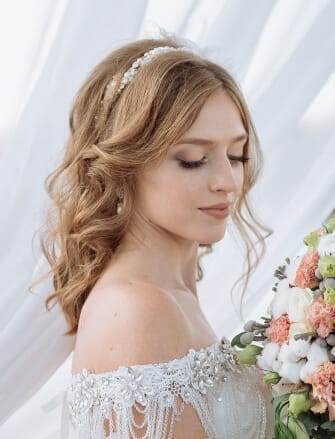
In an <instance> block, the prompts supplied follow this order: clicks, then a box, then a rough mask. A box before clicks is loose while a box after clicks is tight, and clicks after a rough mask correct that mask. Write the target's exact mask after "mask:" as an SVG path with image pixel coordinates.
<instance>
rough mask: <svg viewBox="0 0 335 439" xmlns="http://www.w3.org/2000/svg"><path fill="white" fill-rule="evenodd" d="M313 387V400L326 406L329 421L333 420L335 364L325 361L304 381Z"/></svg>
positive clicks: (334, 415)
mask: <svg viewBox="0 0 335 439" xmlns="http://www.w3.org/2000/svg"><path fill="white" fill-rule="evenodd" d="M305 381H306V382H307V383H310V384H312V386H313V398H314V399H316V400H317V401H319V402H324V403H326V404H327V407H328V410H329V420H330V421H333V420H334V419H335V364H334V363H331V362H330V361H327V362H326V363H323V364H322V365H321V366H320V367H319V368H318V370H317V371H316V372H315V373H314V374H313V375H310V376H309V377H307V378H306V379H305Z"/></svg>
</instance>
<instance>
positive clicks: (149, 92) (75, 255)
mask: <svg viewBox="0 0 335 439" xmlns="http://www.w3.org/2000/svg"><path fill="white" fill-rule="evenodd" d="M158 46H171V47H175V48H177V47H181V46H185V45H184V44H180V43H179V42H178V40H177V39H176V37H174V36H171V35H164V37H163V38H157V39H142V40H137V41H135V42H131V43H128V44H126V45H124V46H122V47H120V48H118V49H116V50H115V51H113V52H112V53H110V54H109V55H108V56H106V57H105V58H104V59H103V60H102V61H101V62H100V63H99V64H98V65H97V66H96V67H95V68H94V69H93V70H92V71H91V73H90V74H89V76H88V77H87V79H86V81H85V82H84V83H83V84H82V86H81V87H80V89H79V90H78V92H77V94H76V96H75V100H74V102H73V104H72V108H71V111H70V117H69V127H70V134H69V138H68V141H67V144H66V145H65V153H64V158H63V160H62V162H61V163H60V165H59V166H58V167H57V168H56V169H55V170H54V171H53V172H52V173H50V174H49V175H48V177H47V178H46V180H45V186H46V190H47V193H48V195H49V196H50V198H51V200H52V202H53V204H52V205H51V206H50V208H49V210H48V212H47V215H46V221H45V223H44V224H43V225H42V227H43V226H44V227H45V230H44V231H43V233H42V235H41V236H40V247H41V250H42V252H43V254H44V256H45V257H46V259H47V261H48V263H49V265H50V270H49V271H48V273H46V274H45V275H44V276H42V277H40V278H39V279H37V280H36V281H35V282H34V283H32V284H30V287H29V290H31V287H32V286H33V285H35V284H36V283H39V282H41V280H42V279H44V278H45V277H46V276H48V275H49V274H50V273H52V274H53V286H54V291H53V292H52V293H51V294H50V295H49V296H48V297H47V298H46V300H45V305H46V309H47V311H49V310H50V308H49V303H50V302H51V301H52V300H53V301H54V303H53V305H52V306H54V305H55V304H56V303H59V305H60V306H61V309H62V311H63V313H64V316H65V319H66V321H67V324H68V327H69V330H68V331H67V332H66V333H65V334H64V335H73V334H75V333H76V332H77V329H78V321H79V317H80V312H81V309H82V306H83V304H84V302H85V300H86V298H87V297H88V295H89V293H90V291H91V289H92V287H93V286H94V284H95V283H96V281H97V280H98V278H99V276H100V275H101V273H102V271H103V270H104V268H105V266H106V264H107V262H108V261H109V260H110V258H111V257H112V256H113V253H114V251H115V249H116V248H117V247H118V245H119V244H120V242H121V240H122V237H123V235H124V233H125V231H126V229H127V225H128V223H129V220H130V217H131V214H132V205H133V200H134V197H135V193H136V173H137V171H138V170H139V169H140V167H141V166H145V165H146V164H149V163H153V162H154V161H156V160H161V159H162V158H163V157H164V154H165V153H166V152H167V147H168V145H171V144H173V143H175V142H176V141H177V140H178V139H179V138H180V137H181V136H182V135H183V133H184V132H186V131H187V130H188V129H189V128H190V127H191V125H192V124H193V122H194V121H195V119H196V118H197V116H198V114H199V112H200V110H201V108H202V106H203V104H204V103H205V101H206V99H207V98H208V97H209V96H210V95H211V94H212V93H214V92H216V91H218V90H222V89H224V90H225V91H226V92H227V93H228V94H229V96H230V97H231V98H232V99H233V101H234V102H235V104H236V105H237V107H238V109H239V111H240V114H241V118H242V121H243V125H244V128H245V130H246V131H247V133H248V136H249V140H248V142H247V144H246V145H245V150H244V153H245V154H248V155H251V157H252V158H253V160H250V161H249V162H247V163H244V165H243V166H244V182H243V188H242V191H241V196H240V198H239V199H238V200H237V202H236V204H235V210H234V211H233V213H232V221H233V223H234V224H235V225H236V227H237V229H238V231H239V234H240V235H241V236H242V238H243V241H244V244H245V247H246V264H247V270H246V273H245V274H243V275H242V276H241V277H240V278H239V279H238V280H237V281H236V282H235V284H234V285H233V288H232V290H231V294H232V292H233V289H234V288H235V286H236V284H237V283H238V282H239V281H240V280H241V279H242V278H243V277H246V281H245V284H244V288H243V291H242V295H241V301H240V303H241V304H242V299H243V296H244V293H245V291H246V288H247V285H248V281H249V277H250V275H251V273H252V271H254V270H255V269H256V267H257V265H258V264H259V262H260V260H261V259H262V257H263V256H264V253H265V249H266V245H265V239H266V238H267V237H268V236H270V235H271V234H272V233H273V230H272V229H270V228H268V227H266V226H265V225H263V224H262V223H261V222H260V221H259V219H257V218H256V217H255V214H254V213H253V212H252V209H251V207H250V203H249V201H248V198H247V196H248V193H249V191H250V189H251V188H252V187H253V186H254V184H255V183H256V181H257V179H258V176H259V174H260V171H261V169H262V167H263V155H262V152H261V149H260V146H259V139H258V136H257V133H256V130H255V128H254V125H253V122H252V119H251V115H250V113H249V110H248V107H247V104H246V102H245V100H244V97H243V95H242V92H241V91H240V88H239V86H238V84H237V82H236V81H235V80H234V78H233V77H232V76H231V75H230V74H229V73H228V72H227V70H226V69H224V68H223V67H221V66H220V65H218V64H216V63H214V62H211V61H209V60H207V59H204V58H203V57H202V56H200V55H197V54H195V53H192V52H188V51H172V52H167V53H164V55H158V56H157V59H153V60H152V61H151V62H150V63H149V64H148V65H146V66H145V67H141V68H140V69H139V71H138V73H137V74H136V76H135V77H134V79H133V80H132V81H131V82H130V83H129V84H128V85H127V86H126V87H125V89H124V90H123V91H122V93H121V95H120V96H116V94H115V93H114V94H113V93H109V95H105V96H104V94H105V91H106V86H107V84H108V83H109V81H110V80H111V78H112V77H116V78H121V77H122V75H123V73H124V72H125V71H126V70H127V69H128V68H129V67H130V65H131V64H132V63H133V62H134V61H135V60H136V59H137V58H138V57H140V56H142V55H143V53H144V52H146V51H148V50H150V49H153V48H155V47H158ZM103 98H104V104H103V105H101V101H102V99H103ZM97 117H98V118H97ZM162 145H167V146H163V147H162ZM117 191H119V192H120V191H121V192H122V194H123V209H122V211H121V212H120V213H117V203H118V196H117ZM243 207H245V209H246V214H247V215H245V214H244V213H242V209H243ZM262 231H263V232H266V233H265V234H264V235H263V234H262V233H261V232H262ZM248 232H249V233H248ZM250 232H251V233H252V234H253V235H255V237H256V238H257V240H256V242H253V239H252V237H251V236H250V235H251V234H250ZM249 234H250V235H249ZM258 243H260V244H261V252H260V254H258V252H257V251H256V245H257V244H258ZM200 247H205V249H204V251H202V252H199V254H198V261H197V281H200V280H201V279H202V278H203V270H202V268H201V266H200V259H201V258H202V257H203V256H204V255H205V254H208V253H211V252H212V251H213V249H212V245H211V244H209V245H207V244H206V245H205V244H200ZM199 250H201V249H199ZM253 255H254V256H255V261H254V263H252V256H253Z"/></svg>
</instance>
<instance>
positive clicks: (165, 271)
mask: <svg viewBox="0 0 335 439" xmlns="http://www.w3.org/2000/svg"><path fill="white" fill-rule="evenodd" d="M70 129H71V133H70V138H69V140H68V143H67V146H66V151H65V156H64V160H63V161H62V163H61V164H60V165H59V167H58V168H57V169H56V170H55V171H54V172H53V173H52V174H51V175H50V176H49V177H48V186H47V187H48V193H49V195H50V197H51V199H52V200H53V202H54V209H53V210H52V209H50V214H49V216H48V219H47V223H46V224H47V232H48V233H47V234H46V235H45V236H44V237H43V239H42V241H43V244H44V245H43V252H44V253H45V255H46V256H47V259H48V261H49V262H50V265H51V270H52V272H53V276H54V288H55V291H54V293H53V294H52V295H50V296H49V297H48V300H47V304H49V303H50V302H51V301H54V303H56V302H57V303H59V304H60V306H61V308H62V311H63V313H64V316H65V318H66V321H67V323H68V327H69V330H68V332H67V333H66V335H73V334H76V344H75V349H74V353H73V363H72V377H71V385H70V386H69V388H68V408H69V415H70V416H69V421H71V425H72V426H73V428H74V429H75V430H76V431H78V432H79V434H80V436H79V437H80V438H81V439H86V438H87V439H88V438H90V439H93V438H94V439H100V438H101V439H102V438H107V437H110V438H137V437H138V438H140V437H141V438H142V437H146V438H149V439H151V438H152V439H153V438H157V439H164V438H175V439H193V438H194V439H205V438H213V439H214V438H217V439H228V438H229V439H232V438H241V439H242V438H243V439H263V438H272V437H273V436H272V433H271V432H272V421H273V420H272V415H271V404H270V395H269V394H268V391H267V390H266V389H265V388H264V387H263V385H262V383H261V379H260V378H259V377H258V374H257V371H256V370H255V369H254V367H251V366H250V367H249V366H240V365H238V364H237V363H236V357H235V353H234V349H233V348H232V347H231V346H230V343H229V341H228V340H227V339H226V338H225V337H222V338H221V339H219V338H217V336H216V334H215V333H214V331H213V329H212V328H211V326H210V324H209V322H208V321H207V319H206V317H205V315H204V313H203V311H202V309H201V307H200V303H199V299H198V293H197V282H198V281H199V280H201V279H202V277H203V273H202V269H201V267H200V265H199V260H200V258H201V257H202V256H203V255H204V254H206V253H209V252H211V251H212V244H213V243H215V242H218V241H220V240H221V239H222V238H223V237H224V235H225V231H226V228H227V222H228V220H229V219H230V218H232V220H233V221H234V222H235V223H236V224H237V226H238V228H239V231H240V233H241V235H242V237H243V238H244V240H245V242H246V246H247V251H248V255H249V254H250V252H251V250H252V249H251V245H250V243H251V241H250V238H249V236H248V233H247V229H248V228H249V229H250V230H251V231H252V232H253V233H254V234H256V236H257V237H258V238H259V240H260V242H261V243H262V244H263V245H265V244H264V239H265V237H266V236H265V237H264V236H262V234H261V233H260V232H259V230H258V229H263V230H265V231H267V232H269V230H270V229H268V228H266V227H265V226H262V225H261V224H260V223H259V222H258V221H257V220H256V219H255V218H254V216H253V215H252V213H251V211H250V209H249V206H248V202H247V195H248V192H249V190H250V188H251V187H252V186H253V185H254V184H255V182H256V180H257V176H258V173H259V171H260V168H261V164H262V153H261V150H260V147H259V142H258V138H257V134H256V131H255V128H254V126H253V123H252V120H251V116H250V113H249V110H248V108H247V105H246V102H245V100H244V97H243V95H242V92H241V91H240V89H239V87H238V85H237V83H236V81H235V80H234V79H233V77H232V76H231V75H230V74H229V73H228V72H227V71H226V70H225V69H224V68H223V67H221V66H220V65H218V64H215V63H214V62H211V61H209V60H207V59H206V58H204V57H203V56H201V55H200V54H198V53H196V52H195V51H194V50H191V49H189V48H187V47H185V46H182V45H181V44H180V43H178V41H177V40H176V38H173V37H171V36H165V37H164V38H161V39H143V40H138V41H135V42H132V43H128V44H126V45H124V46H122V47H120V48H119V49H117V50H115V51H114V52H112V53H111V54H110V55H108V56H107V57H106V58H105V59H103V60H102V61H101V62H100V63H99V64H98V65H97V66H96V67H95V68H94V70H93V71H92V72H91V74H90V75H89V77H88V78H87V80H86V81H85V83H84V84H83V85H82V86H81V88H80V90H79V91H78V93H77V96H76V99H75V102H74V104H73V107H72V109H71V114H70ZM243 206H246V207H247V208H248V209H249V212H250V214H251V217H252V219H253V222H254V224H252V223H250V222H248V221H247V220H246V219H245V217H244V216H243V215H242V214H241V210H242V208H243ZM55 212H56V215H54V213H55ZM202 248H204V249H205V250H204V251H203V252H202V253H201V252H200V251H199V250H201V249H202ZM247 261H248V273H249V272H250V270H251V268H252V267H251V266H250V260H249V258H247ZM257 262H258V261H257ZM245 288H246V285H245ZM244 291H245V289H244ZM227 300H228V298H227Z"/></svg>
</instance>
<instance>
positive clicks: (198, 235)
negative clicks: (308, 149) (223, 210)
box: [134, 91, 247, 244]
mask: <svg viewBox="0 0 335 439" xmlns="http://www.w3.org/2000/svg"><path fill="white" fill-rule="evenodd" d="M246 134H247V133H246V131H245V129H244V127H243V123H242V120H241V116H240V113H239V111H238V108H237V107H236V105H235V103H234V101H233V100H232V99H231V98H230V97H229V95H228V94H227V93H225V92H224V91H219V92H216V93H214V94H213V95H211V96H210V97H209V98H208V100H207V101H206V102H205V104H204V106H203V108H202V109H201V111H200V113H199V115H198V117H197V119H196V120H195V122H194V123H193V125H192V126H191V128H190V129H189V130H188V131H186V132H185V133H184V135H183V136H182V137H181V139H180V140H179V141H178V142H177V143H176V144H173V145H171V146H170V148H169V151H168V153H167V155H166V157H165V158H164V160H163V161H161V162H160V163H159V165H155V166H153V165H148V166H146V167H145V168H144V169H143V170H142V172H141V173H140V175H139V176H138V177H139V178H138V180H137V196H136V201H135V206H134V208H135V212H136V213H137V214H138V213H140V217H141V222H142V221H143V220H144V221H145V222H146V223H147V225H151V226H153V227H155V229H157V227H158V228H159V229H160V230H162V232H168V233H169V234H172V235H173V236H174V237H178V238H182V239H185V240H189V241H192V242H197V243H199V244H211V243H214V242H217V241H219V240H221V239H222V238H223V237H224V234H225V230H226V224H227V219H228V217H225V218H216V217H214V216H211V215H208V214H206V213H204V212H203V211H201V210H200V208H203V207H207V206H211V205H213V204H218V203H227V202H232V203H233V205H234V202H235V201H236V199H237V197H238V195H239V194H240V192H241V189H242V184H243V173H244V170H243V163H242V162H241V161H238V160H237V158H239V157H242V156H243V145H244V144H245V143H246V138H245V139H243V138H242V139H240V140H235V139H236V138H237V137H240V136H243V135H246ZM190 138H193V139H205V140H206V142H207V144H200V141H199V143H198V142H197V141H195V140H192V139H190ZM187 139H189V140H187ZM209 142H211V144H210V143H209ZM183 162H198V163H196V164H195V165H194V167H191V166H192V164H191V165H187V163H183ZM187 166H190V167H187ZM233 205H232V207H233Z"/></svg>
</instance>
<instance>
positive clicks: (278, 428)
mask: <svg viewBox="0 0 335 439" xmlns="http://www.w3.org/2000/svg"><path fill="white" fill-rule="evenodd" d="M275 439H296V437H295V436H294V434H293V433H292V432H291V430H290V429H289V428H288V427H286V425H285V424H284V422H282V421H276V423H275Z"/></svg>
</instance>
